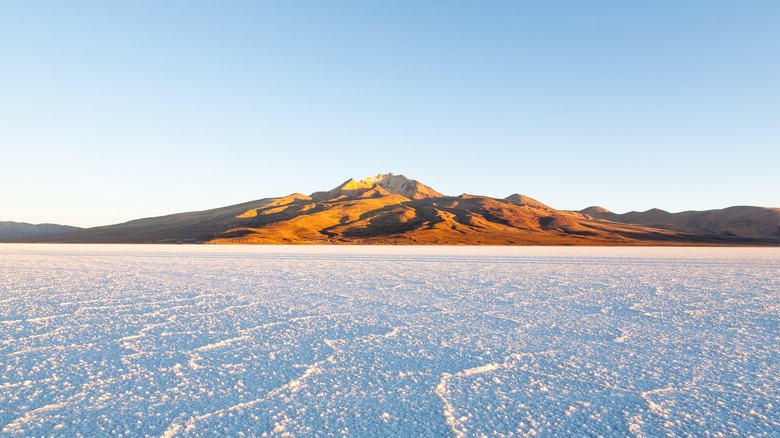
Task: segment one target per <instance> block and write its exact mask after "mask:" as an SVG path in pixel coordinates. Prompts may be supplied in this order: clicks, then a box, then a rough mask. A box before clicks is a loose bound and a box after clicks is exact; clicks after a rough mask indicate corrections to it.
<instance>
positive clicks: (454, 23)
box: [0, 0, 780, 226]
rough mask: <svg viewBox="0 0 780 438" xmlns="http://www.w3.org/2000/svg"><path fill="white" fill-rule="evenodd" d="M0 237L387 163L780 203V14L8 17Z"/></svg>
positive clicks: (473, 180) (272, 12)
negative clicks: (16, 227) (13, 226)
mask: <svg viewBox="0 0 780 438" xmlns="http://www.w3.org/2000/svg"><path fill="white" fill-rule="evenodd" d="M0 164H1V165H0V221H1V220H13V221H23V222H32V223H40V222H54V223H64V224H70V225H79V226H94V225H102V224H110V223H117V222H123V221H127V220H130V219H136V218H140V217H148V216H155V215H162V214H169V213H176V212H183V211H192V210H201V209H207V208H214V207H221V206H225V205H229V204H234V203H239V202H244V201H249V200H253V199H259V198H264V197H272V196H281V195H285V194H288V193H293V192H302V193H311V192H313V191H316V190H326V189H330V188H332V187H334V186H336V185H338V184H340V183H341V182H342V181H344V180H346V179H347V178H350V177H354V178H363V177H366V176H370V175H374V174H377V173H380V172H381V173H384V172H388V171H392V172H394V173H400V174H404V175H406V176H408V177H410V178H415V179H418V180H420V181H422V182H423V183H425V184H428V185H430V186H432V187H434V188H435V189H437V190H439V191H440V192H443V193H446V194H450V195H459V194H461V193H464V192H468V193H472V194H481V195H489V196H494V197H505V196H507V195H510V194H512V193H516V192H519V193H523V194H525V195H528V196H531V197H534V198H536V199H538V200H540V201H542V202H544V203H546V204H548V205H551V206H553V207H555V208H560V209H582V208H584V207H587V206H590V205H593V204H598V205H602V206H604V207H606V208H608V209H610V210H613V211H616V212H625V211H629V210H646V209H649V208H652V207H658V208H663V209H666V210H669V211H681V210H686V209H693V210H704V209H712V208H722V207H727V206H731V205H760V206H772V207H780V171H779V170H778V169H779V168H780V2H778V1H775V0H771V1H749V2H742V1H677V0H675V1H648V2H638V1H594V2H590V1H587V2H585V1H552V2H550V1H541V0H538V1H507V2H500V1H495V2H477V1H408V2H397V1H367V0H360V1H349V2H345V1H342V2H336V1H334V2H322V1H312V2H296V1H276V2H249V1H224V2H222V1H220V2H217V1H212V2H195V1H168V2H159V1H95V2H78V1H67V2H63V1H52V2H46V1H0Z"/></svg>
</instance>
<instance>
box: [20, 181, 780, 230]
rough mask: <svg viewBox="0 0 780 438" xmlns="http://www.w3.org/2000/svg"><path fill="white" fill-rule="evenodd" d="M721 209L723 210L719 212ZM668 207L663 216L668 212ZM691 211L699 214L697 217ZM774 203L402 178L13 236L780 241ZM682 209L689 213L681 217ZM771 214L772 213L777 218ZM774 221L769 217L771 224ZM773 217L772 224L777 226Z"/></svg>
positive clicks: (343, 184)
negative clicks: (605, 199) (732, 203)
mask: <svg viewBox="0 0 780 438" xmlns="http://www.w3.org/2000/svg"><path fill="white" fill-rule="evenodd" d="M717 212H721V213H717ZM664 213H665V214H664ZM694 213H696V214H694ZM777 213H778V209H764V208H760V207H733V208H732V209H724V210H716V211H712V212H687V213H678V214H676V215H675V214H671V213H666V212H663V213H659V212H658V211H655V212H653V211H651V212H645V213H627V214H625V215H616V214H614V213H611V212H609V211H608V210H606V209H603V208H597V207H592V208H589V209H585V210H583V211H563V210H556V209H554V208H552V207H549V206H547V205H545V204H543V203H541V202H539V201H537V200H535V199H532V198H529V197H527V196H525V195H520V194H514V195H511V196H509V197H507V198H505V199H497V198H491V197H487V196H476V195H467V194H463V195H460V196H446V195H443V194H441V193H439V192H437V191H436V190H434V189H432V188H431V187H429V186H427V185H425V184H422V183H420V182H418V181H416V180H413V179H409V178H406V177H404V176H403V175H394V174H392V173H390V174H384V175H377V176H374V177H370V178H366V179H363V180H354V179H349V180H347V181H345V182H344V183H342V184H340V185H338V186H337V187H335V188H333V189H331V190H327V191H320V192H315V193H312V194H311V195H304V194H299V193H295V194H291V195H287V196H282V197H278V198H265V199H259V200H256V201H250V202H246V203H243V204H237V205H231V206H228V207H222V208H216V209H212V210H205V211H197V212H189V213H179V214H172V215H167V216H160V217H153V218H146V219H138V220H134V221H130V222H126V223H122V224H117V225H110V226H103V227H94V228H88V229H83V230H76V231H71V232H67V233H59V234H48V235H37V236H33V235H27V236H24V237H22V238H20V239H17V240H18V241H28V242H74V243H75V242H83V243H218V244H287V243H289V244H442V245H452V244H467V245H688V244H704V245H720V244H724V245H780V233H778V221H777ZM679 215H685V216H679ZM773 218H774V219H773ZM773 221H774V222H773ZM773 224H774V225H773Z"/></svg>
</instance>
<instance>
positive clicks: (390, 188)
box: [312, 172, 444, 199]
mask: <svg viewBox="0 0 780 438" xmlns="http://www.w3.org/2000/svg"><path fill="white" fill-rule="evenodd" d="M377 188H381V189H383V190H381V191H380V192H388V193H391V194H397V195H401V196H403V197H405V198H409V199H424V198H439V197H442V196H444V195H442V194H441V193H439V192H437V191H436V190H434V189H432V188H431V187H428V186H426V185H425V184H422V183H420V182H419V181H417V180H413V179H410V178H407V177H405V176H403V175H395V174H393V173H392V172H389V173H381V174H378V175H375V176H369V177H368V178H363V179H361V180H359V181H358V180H355V179H354V178H350V179H348V180H346V181H344V182H343V183H341V184H340V185H339V186H338V187H335V188H334V189H332V190H330V191H328V192H318V193H315V194H313V195H312V196H314V197H321V196H322V195H324V194H327V195H329V196H332V197H336V196H341V195H344V196H348V197H359V196H362V195H363V194H364V193H365V192H367V191H370V190H376V189H377ZM315 195H317V196H315Z"/></svg>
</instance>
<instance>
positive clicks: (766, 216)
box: [581, 206, 780, 239]
mask: <svg viewBox="0 0 780 438" xmlns="http://www.w3.org/2000/svg"><path fill="white" fill-rule="evenodd" d="M581 213H584V214H587V215H590V216H593V217H598V218H602V219H606V220H610V221H613V222H621V223H630V224H638V225H646V226H650V227H657V228H665V229H670V230H677V231H682V232H687V233H696V234H711V235H723V236H735V237H744V238H754V239H767V238H769V239H771V238H775V239H780V208H764V207H747V206H738V207H728V208H724V209H721V210H707V211H684V212H681V213H669V212H667V211H664V210H659V209H657V208H654V209H651V210H647V211H643V212H637V211H632V212H629V213H624V214H616V213H612V212H610V211H609V210H606V209H604V208H601V207H589V208H586V209H585V210H582V211H581Z"/></svg>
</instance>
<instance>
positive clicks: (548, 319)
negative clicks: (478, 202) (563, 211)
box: [0, 245, 780, 437]
mask: <svg viewBox="0 0 780 438" xmlns="http://www.w3.org/2000/svg"><path fill="white" fill-rule="evenodd" d="M778 273H780V251H779V250H777V249H737V248H730V249H713V248H687V249H683V248H461V247H457V248H455V247H447V248H432V247H423V248H420V247H412V248H410V247H310V246H306V247H285V246H271V247H234V246H230V247H214V246H184V247H179V246H130V245H127V246H110V245H105V246H91V245H79V246H69V245H0V434H1V435H20V436H39V435H45V436H60V435H62V436H74V435H84V436H98V435H107V434H110V435H115V436H144V435H148V436H166V437H172V436H214V435H227V436H300V435H318V436H331V435H339V436H340V435H352V436H442V435H443V436H447V435H450V436H457V437H466V436H482V435H490V436H527V435H543V436H544V435H547V436H559V435H580V436H582V435H588V436H599V435H602V436H626V435H629V436H631V435H633V436H664V435H691V436H707V435H710V436H732V435H741V436H746V435H753V436H778V435H780V328H779V326H778V324H779V323H780V274H778Z"/></svg>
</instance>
